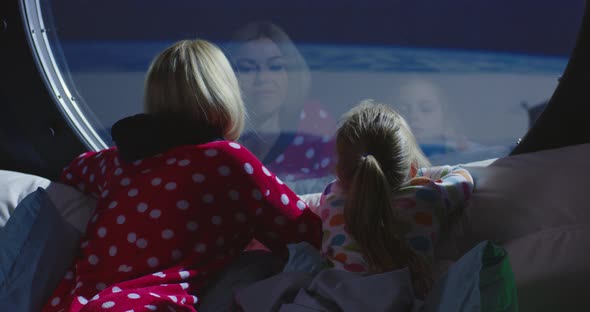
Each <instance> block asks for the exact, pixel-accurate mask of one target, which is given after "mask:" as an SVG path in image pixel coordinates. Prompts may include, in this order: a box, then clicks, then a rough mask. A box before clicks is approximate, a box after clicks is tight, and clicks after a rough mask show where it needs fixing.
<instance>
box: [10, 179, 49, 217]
mask: <svg viewBox="0 0 590 312" xmlns="http://www.w3.org/2000/svg"><path fill="white" fill-rule="evenodd" d="M49 183H51V181H49V180H48V179H45V178H42V177H38V176H34V175H30V174H24V173H20V172H14V171H6V170H0V186H1V187H0V228H3V227H4V225H5V224H6V221H8V218H10V215H11V214H12V212H13V211H14V208H16V205H18V203H20V201H21V200H22V199H23V198H25V197H26V196H27V195H29V194H30V193H32V192H33V191H35V190H36V189H37V188H38V187H42V188H46V187H47V186H48V185H49Z"/></svg>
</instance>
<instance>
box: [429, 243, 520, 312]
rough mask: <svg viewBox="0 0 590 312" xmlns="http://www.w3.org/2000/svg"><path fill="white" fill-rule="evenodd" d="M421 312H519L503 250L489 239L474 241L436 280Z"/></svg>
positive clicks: (511, 277)
mask: <svg viewBox="0 0 590 312" xmlns="http://www.w3.org/2000/svg"><path fill="white" fill-rule="evenodd" d="M421 311H423V312H447V311H452V312H518V298H517V293H516V283H515V281H514V274H513V273H512V268H511V266H510V260H509V257H508V254H507V253H506V251H505V250H504V249H503V248H502V247H499V246H497V245H494V244H493V243H492V242H489V241H483V242H480V243H479V244H477V246H475V247H473V248H472V249H471V250H469V251H468V252H467V253H466V254H465V255H463V256H462V257H461V258H460V259H459V260H457V261H456V262H455V263H454V264H453V265H452V266H451V267H450V268H449V270H448V271H447V273H445V274H444V275H443V276H441V278H440V279H438V280H437V281H435V283H434V285H433V287H432V290H431V292H430V293H429V294H428V296H427V298H426V301H425V307H424V308H423V309H422V310H421Z"/></svg>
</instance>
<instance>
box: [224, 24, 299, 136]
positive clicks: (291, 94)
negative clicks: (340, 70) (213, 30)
mask: <svg viewBox="0 0 590 312" xmlns="http://www.w3.org/2000/svg"><path fill="white" fill-rule="evenodd" d="M263 38H266V39H269V40H271V41H272V42H274V43H275V44H276V45H277V46H278V48H279V50H280V51H281V53H282V55H283V58H284V59H285V69H286V70H287V75H288V77H289V78H288V80H289V87H288V88H287V99H286V101H285V103H283V105H282V107H281V113H280V114H281V121H282V122H283V123H285V122H286V123H287V124H290V121H293V119H295V120H299V113H300V112H301V110H302V109H303V105H304V103H305V100H306V98H307V96H308V94H309V86H310V75H309V67H308V66H307V63H306V62H305V59H304V58H303V56H301V53H299V50H298V49H297V47H295V44H293V41H292V40H291V38H289V35H287V33H286V32H285V31H284V30H283V29H281V28H280V27H279V26H277V25H275V24H273V23H271V22H253V23H249V24H246V25H244V26H243V27H240V29H239V30H238V31H236V32H235V33H234V34H233V37H232V39H231V44H230V45H229V46H228V50H229V55H230V57H231V58H233V54H234V53H235V51H237V50H238V49H239V47H240V46H241V45H243V44H244V43H246V42H248V41H253V40H257V39H263ZM294 116H295V118H293V117H294Z"/></svg>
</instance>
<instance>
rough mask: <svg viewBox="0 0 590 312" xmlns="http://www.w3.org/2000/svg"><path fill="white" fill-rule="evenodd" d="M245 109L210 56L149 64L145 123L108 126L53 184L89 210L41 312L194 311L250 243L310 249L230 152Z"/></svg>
mask: <svg viewBox="0 0 590 312" xmlns="http://www.w3.org/2000/svg"><path fill="white" fill-rule="evenodd" d="M243 126H244V107H243V103H242V99H241V96H240V92H239V87H238V82H237V80H236V77H235V75H234V73H233V71H232V68H231V66H230V63H229V62H228V60H227V59H226V58H225V56H224V55H223V53H222V52H221V51H220V49H218V48H217V47H216V46H214V45H213V44H211V43H209V42H206V41H202V40H194V41H180V42H177V43H175V44H174V45H172V46H171V47H169V48H168V49H166V50H165V51H163V52H162V53H161V54H160V55H159V56H158V57H157V58H156V59H155V60H154V61H153V63H152V65H151V67H150V69H149V72H148V74H147V79H146V83H145V114H140V115H136V116H133V117H129V118H125V119H123V120H121V121H119V122H117V123H116V124H115V125H114V126H113V130H112V134H113V138H114V140H115V142H116V144H117V146H116V147H113V148H109V149H106V150H103V151H100V152H89V153H85V154H83V155H81V156H79V157H78V158H76V159H75V160H74V161H73V162H72V163H71V164H70V165H69V166H68V167H67V168H65V170H64V171H63V175H62V180H63V182H65V183H67V184H70V185H72V186H76V187H77V188H78V189H80V190H82V191H84V192H86V193H89V194H94V195H95V196H97V197H98V198H99V200H98V205H97V208H96V212H95V214H94V216H93V217H92V219H91V221H90V223H89V225H88V229H87V233H86V236H85V238H84V239H83V241H82V243H81V252H80V257H78V258H77V259H75V264H74V265H73V266H72V269H71V271H70V272H68V273H67V274H66V276H65V277H64V279H63V280H62V282H61V283H60V285H59V286H58V287H57V289H56V290H55V292H54V294H53V295H52V296H51V298H49V301H48V302H47V304H46V305H45V307H44V311H103V310H104V309H112V310H113V311H128V310H129V311H131V310H132V311H156V310H157V311H168V310H174V311H195V308H194V305H195V304H196V303H197V301H198V295H199V294H200V291H201V290H202V288H203V287H204V286H205V285H206V284H207V282H208V281H209V278H212V277H214V276H215V275H216V273H218V272H219V271H221V270H222V269H223V268H224V267H225V266H226V265H227V264H228V263H230V262H231V261H232V260H233V259H235V258H236V257H237V256H238V254H239V253H240V251H241V250H243V249H244V247H245V246H246V245H247V244H248V242H249V241H250V240H251V239H253V238H254V237H255V238H256V239H258V240H260V241H262V242H263V243H264V244H265V245H266V246H268V247H269V248H270V249H271V250H273V251H275V252H277V253H279V254H282V255H285V254H286V247H285V245H286V244H287V243H289V242H295V241H299V240H305V241H309V242H311V243H312V244H315V245H316V246H317V245H319V243H320V237H321V223H320V220H319V218H318V217H317V216H316V215H314V214H313V213H311V212H310V211H309V209H308V208H307V206H306V205H305V203H303V202H302V201H300V200H299V199H298V197H297V196H296V195H295V194H294V193H293V192H292V191H291V190H289V189H288V188H287V187H286V186H285V185H284V184H283V183H282V181H281V180H280V179H278V178H277V177H276V176H275V175H274V174H272V173H271V172H270V171H269V170H268V169H266V168H265V167H264V166H263V165H262V164H261V163H260V161H258V159H256V158H255V157H254V156H253V155H252V154H251V153H250V152H249V151H248V150H247V149H246V148H244V147H243V146H241V145H240V144H237V143H235V142H233V141H235V140H236V139H237V138H238V137H239V136H240V133H241V132H242V129H243Z"/></svg>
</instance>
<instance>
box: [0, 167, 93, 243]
mask: <svg viewBox="0 0 590 312" xmlns="http://www.w3.org/2000/svg"><path fill="white" fill-rule="evenodd" d="M0 185H2V186H3V187H2V188H0V228H2V227H3V226H4V225H5V224H6V221H7V220H8V219H9V218H10V215H11V214H12V213H13V212H14V209H15V208H16V206H17V205H18V203H19V202H20V201H21V200H22V199H23V198H25V197H26V196H27V195H29V194H30V193H32V192H33V191H35V190H36V189H37V188H38V187H42V188H45V189H46V191H47V195H48V196H49V197H50V198H51V200H52V201H53V203H54V205H55V207H56V208H57V210H58V211H59V212H60V214H61V215H62V216H63V218H64V219H65V220H66V221H67V222H69V223H70V224H71V225H73V226H74V227H75V228H76V229H78V231H80V232H84V231H85V229H86V225H87V223H88V220H89V219H90V217H91V215H92V213H93V211H94V208H95V207H96V199H94V198H92V197H90V196H86V195H84V194H83V193H81V192H79V191H78V190H76V189H75V188H73V187H70V186H68V185H64V184H61V183H58V182H51V181H50V180H48V179H45V178H42V177H39V176H35V175H30V174H24V173H20V172H14V171H5V170H0Z"/></svg>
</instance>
